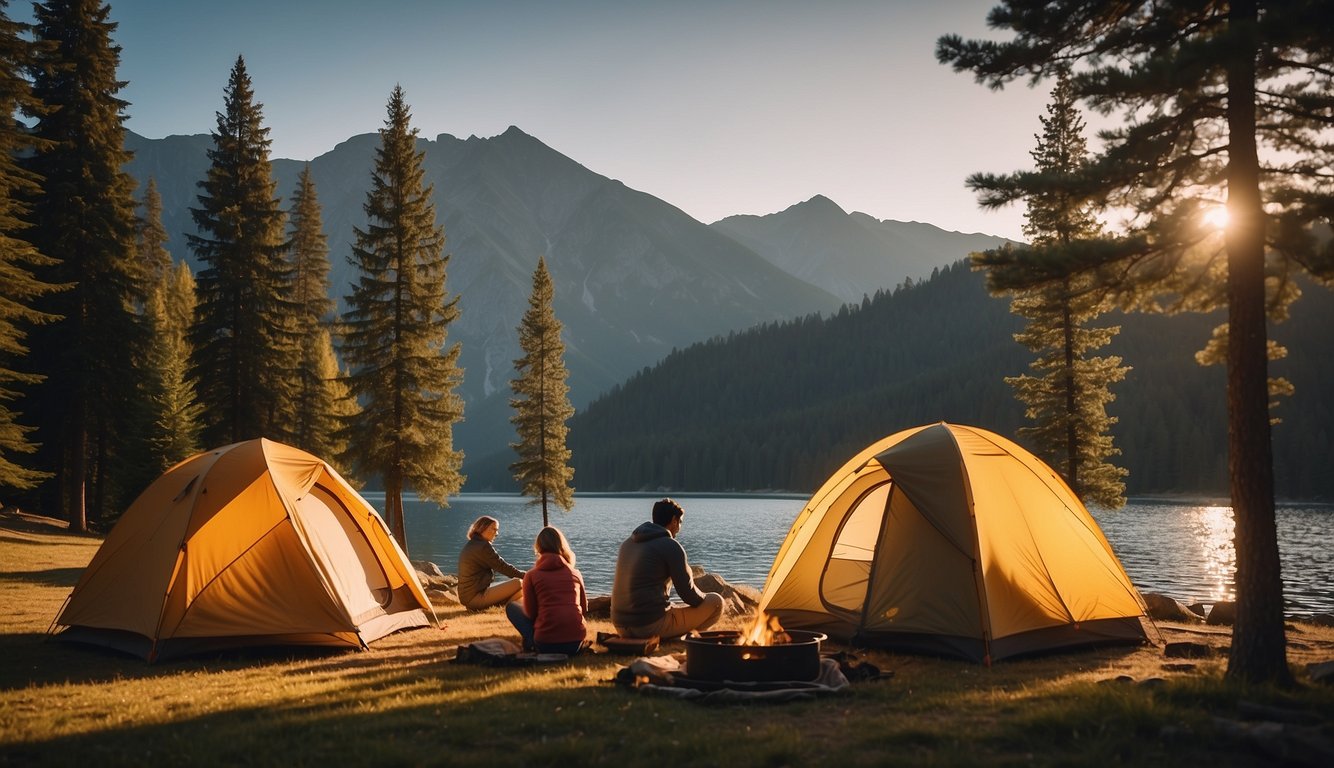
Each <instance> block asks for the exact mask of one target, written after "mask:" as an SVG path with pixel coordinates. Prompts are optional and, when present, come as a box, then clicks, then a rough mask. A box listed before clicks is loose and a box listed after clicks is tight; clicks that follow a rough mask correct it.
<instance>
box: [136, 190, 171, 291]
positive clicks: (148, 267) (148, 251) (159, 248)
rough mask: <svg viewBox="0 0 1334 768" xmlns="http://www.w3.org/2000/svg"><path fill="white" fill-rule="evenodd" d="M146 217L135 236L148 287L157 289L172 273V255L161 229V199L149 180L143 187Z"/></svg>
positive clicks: (141, 266) (142, 218) (142, 219)
mask: <svg viewBox="0 0 1334 768" xmlns="http://www.w3.org/2000/svg"><path fill="white" fill-rule="evenodd" d="M142 205H143V209H144V212H143V214H142V215H141V216H140V217H139V220H138V226H137V228H136V232H135V250H136V251H137V253H138V254H139V266H140V269H141V270H142V273H143V277H142V279H143V280H144V282H145V283H147V284H149V285H155V284H157V283H158V282H160V281H162V280H163V279H165V277H166V274H167V271H168V270H170V269H171V253H169V252H168V251H167V228H166V227H164V226H162V196H161V195H159V194H158V191H157V182H156V181H154V180H153V177H152V176H150V177H148V184H147V185H146V186H145V187H144V199H143V204H142Z"/></svg>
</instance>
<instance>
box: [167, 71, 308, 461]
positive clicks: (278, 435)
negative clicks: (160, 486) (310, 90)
mask: <svg viewBox="0 0 1334 768" xmlns="http://www.w3.org/2000/svg"><path fill="white" fill-rule="evenodd" d="M269 144H270V140H269V129H268V128H266V127H264V124H263V112H262V105H261V104H259V103H257V102H256V101H255V94H254V90H253V88H252V85H251V81H250V76H249V75H248V74H247V73H246V68H245V60H244V59H243V58H241V57H239V56H238V57H237V59H236V64H235V65H234V66H233V67H232V71H231V75H230V77H229V79H228V82H227V88H226V91H225V95H224V104H223V110H222V111H221V112H219V113H217V129H216V130H215V131H214V133H213V147H212V148H211V149H209V151H208V157H209V160H210V161H211V164H210V166H209V169H208V174H207V176H206V177H205V178H204V179H203V180H202V181H200V182H199V188H200V190H201V194H200V195H198V197H197V200H198V202H199V207H198V208H192V209H191V211H190V212H191V215H192V216H193V217H194V221H195V226H196V228H197V229H198V231H199V234H198V235H190V236H188V239H189V243H190V248H191V249H192V250H193V251H194V252H195V255H196V256H197V257H198V259H199V264H200V267H201V269H200V272H199V275H198V278H197V279H198V294H199V303H198V308H197V313H196V318H195V323H194V326H193V328H192V329H191V333H190V338H191V343H192V348H193V349H192V354H193V358H192V371H193V375H194V376H195V378H196V379H197V380H198V382H199V397H200V402H201V404H202V405H203V406H204V413H205V427H204V440H205V442H206V443H207V444H208V445H211V446H216V445H224V444H228V443H234V442H238V441H241V440H248V439H251V438H256V437H269V438H273V439H279V440H282V439H286V438H287V437H288V426H287V424H288V422H287V414H288V413H290V403H291V385H292V379H293V378H294V371H295V360H296V354H295V350H296V348H297V343H298V341H299V339H298V336H297V334H298V332H299V330H298V325H297V323H296V321H295V319H294V318H295V316H296V314H297V312H298V308H297V307H296V306H295V305H294V303H293V299H292V291H291V287H292V271H291V267H290V264H289V262H288V260H287V256H286V249H285V246H286V242H285V238H284V236H283V226H284V221H285V218H286V213H285V212H284V211H283V210H282V207H281V201H280V200H279V199H278V197H277V196H276V195H275V192H274V190H275V185H274V181H273V175H272V169H271V167H270V164H269Z"/></svg>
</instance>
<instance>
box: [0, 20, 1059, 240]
mask: <svg viewBox="0 0 1334 768" xmlns="http://www.w3.org/2000/svg"><path fill="white" fill-rule="evenodd" d="M111 5H112V10H111V17H112V19H113V20H114V21H116V22H118V23H119V25H120V27H119V29H118V32H117V35H116V40H117V42H118V43H119V44H120V45H121V47H122V49H123V50H122V53H121V69H120V76H121V78H122V79H124V80H126V81H128V85H127V86H126V88H125V89H124V90H123V91H122V93H121V95H122V97H123V98H125V99H126V100H128V101H129V102H131V106H130V107H129V110H128V114H129V121H128V123H127V125H128V127H129V128H130V129H131V130H133V131H135V132H136V133H139V134H141V135H144V136H147V137H149V138H160V137H162V136H166V135H170V134H180V133H206V132H208V131H210V130H212V129H213V127H214V123H215V118H214V113H215V112H216V111H217V110H218V109H219V108H220V107H221V105H222V92H223V88H224V86H225V85H226V81H227V75H228V72H229V70H230V68H231V66H232V64H233V62H234V61H235V60H236V57H237V55H238V54H239V55H243V56H244V57H245V60H246V66H247V68H248V70H249V72H250V74H251V77H252V79H253V81H254V88H255V92H256V95H257V97H258V99H259V100H260V101H261V102H262V103H263V104H264V115H265V123H266V125H268V127H269V128H270V131H271V132H270V137H271V138H272V140H273V154H274V156H275V157H287V158H294V159H310V158H313V157H316V156H318V155H320V154H323V153H324V152H327V151H329V150H330V149H332V148H333V147H334V146H335V145H336V144H337V143H338V142H339V141H342V140H344V139H346V138H348V137H350V136H353V135H356V134H360V133H368V132H373V131H375V130H378V129H379V128H380V127H381V125H382V124H383V120H384V114H385V111H384V110H385V103H386V101H387V100H388V97H389V93H390V91H391V90H392V88H393V87H394V85H395V84H400V85H402V86H403V88H404V90H405V92H406V94H407V98H408V102H409V104H410V105H411V106H412V110H413V114H414V125H415V126H416V127H418V128H419V129H420V131H421V135H422V136H424V137H428V138H434V137H435V136H436V135H438V134H442V133H448V134H452V135H455V136H459V137H467V136H469V135H477V136H483V137H485V136H494V135H496V134H499V133H501V132H503V131H504V130H505V129H506V128H507V127H509V126H510V125H516V126H518V127H519V128H521V129H522V130H524V131H525V132H527V133H529V134H532V135H533V136H536V137H537V138H538V139H540V140H542V141H543V142H545V143H546V144H547V145H549V146H551V147H552V148H554V149H556V150H557V151H559V152H562V153H564V154H566V155H568V156H570V157H571V158H573V159H574V160H576V161H578V162H580V163H582V164H583V165H584V166H586V167H588V168H589V169H591V170H593V171H595V172H597V173H600V174H603V175H605V176H609V177H611V178H615V179H619V180H621V181H622V182H624V183H625V184H626V185H628V186H630V187H633V188H635V189H639V190H641V191H644V192H647V193H649V194H652V195H655V196H657V197H660V198H662V199H664V200H666V201H668V202H670V203H672V204H674V205H676V206H678V207H680V208H682V209H683V210H685V211H686V212H687V213H689V214H691V215H692V216H694V217H696V218H698V219H700V220H701V221H705V222H712V221H715V220H717V219H719V218H722V217H723V216H727V215H731V214H735V213H753V214H765V213H773V212H775V211H779V210H782V209H784V208H786V207H788V206H790V205H793V204H795V203H798V202H801V201H802V200H805V199H808V198H810V197H811V196H813V195H816V194H823V195H826V196H828V197H830V198H831V199H833V200H834V201H835V202H837V203H839V204H840V205H841V206H843V208H844V209H846V210H849V211H854V210H856V211H863V212H865V213H868V214H871V215H872V216H875V217H876V218H881V219H899V220H908V221H925V222H930V223H932V224H935V225H937V226H940V227H943V228H945V229H950V230H959V231H965V232H987V233H991V234H999V235H1004V236H1008V237H1015V238H1018V237H1020V229H1019V228H1020V225H1021V224H1022V221H1023V211H1022V207H1020V206H1015V207H1011V208H1009V209H1006V210H1004V211H1000V212H984V211H981V210H979V209H978V207H977V205H976V202H975V198H974V197H973V195H972V194H971V193H969V192H968V191H967V190H966V189H965V188H964V186H963V180H964V178H965V177H966V176H967V175H968V174H969V173H972V172H974V171H983V170H985V171H1009V170H1015V169H1017V168H1021V167H1026V166H1028V165H1029V163H1030V158H1029V156H1028V151H1029V149H1030V148H1031V147H1032V144H1033V141H1034V139H1033V135H1034V133H1036V132H1037V131H1038V129H1039V127H1040V126H1039V123H1038V116H1039V115H1040V114H1042V111H1043V107H1044V104H1045V102H1046V97H1047V91H1048V90H1049V86H1047V85H1043V86H1041V87H1040V88H1039V89H1038V90H1036V91H1035V90H1030V89H1029V88H1027V87H1026V85H1024V84H1022V83H1020V84H1016V85H1014V86H1011V87H1009V88H1006V89H1005V90H1004V91H1001V92H992V91H989V90H988V89H986V88H984V87H983V86H980V85H977V84H976V83H974V82H973V80H972V78H971V77H970V76H968V75H961V74H955V73H953V72H952V71H951V70H949V69H948V68H947V67H944V66H941V65H939V64H937V63H936V61H935V58H934V55H933V52H934V47H935V41H936V38H937V37H939V36H940V35H941V34H943V33H948V32H958V33H961V34H964V35H965V36H981V35H985V34H987V30H986V28H985V24H984V20H985V15H986V12H987V10H988V9H989V8H990V7H991V5H993V3H992V2H991V1H990V0H935V1H934V2H933V1H932V0H898V1H896V0H880V2H862V1H859V0H853V1H847V2H843V1H840V0H826V1H825V2H818V3H816V2H788V1H787V0H769V1H766V2H759V1H755V2H728V1H727V0H715V1H714V2H696V1H694V0H674V1H673V2H639V1H638V0H619V1H618V2H602V1H601V0H577V1H569V2H557V1H555V0H547V1H545V2H529V1H524V0H516V1H512V2H510V1H506V0H493V1H492V2H454V1H452V0H437V1H436V2H431V1H429V0H380V1H379V2H371V1H370V0H366V1H365V2H350V1H347V0H325V1H324V2H314V1H305V2H302V1H298V0H269V1H268V2H255V1H254V0H227V1H226V2H193V1H190V2H180V1H179V0H119V1H118V2H112V4H111ZM15 11H16V8H15V7H11V13H13V12H15Z"/></svg>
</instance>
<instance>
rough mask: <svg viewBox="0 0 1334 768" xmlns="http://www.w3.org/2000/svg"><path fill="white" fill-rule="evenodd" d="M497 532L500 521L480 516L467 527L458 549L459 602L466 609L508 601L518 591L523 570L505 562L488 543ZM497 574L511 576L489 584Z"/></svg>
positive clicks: (478, 609) (493, 539)
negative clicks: (461, 549)
mask: <svg viewBox="0 0 1334 768" xmlns="http://www.w3.org/2000/svg"><path fill="white" fill-rule="evenodd" d="M499 533H500V521H499V520H496V519H495V518H494V517H491V516H489V515H482V516H481V517H479V518H477V519H476V520H474V521H473V524H472V527H470V528H469V529H468V543H467V544H464V545H463V551H462V552H459V602H460V603H463V607H464V608H467V609H468V610H470V611H481V610H484V609H486V608H490V607H491V606H493V605H500V604H501V603H508V602H509V601H510V600H513V599H514V598H515V597H516V596H517V595H518V594H519V589H520V587H522V586H523V582H522V581H519V579H522V578H523V571H521V570H519V569H518V568H515V567H514V566H512V565H510V564H509V563H507V562H505V558H503V557H501V556H500V553H499V552H497V551H496V548H495V547H494V546H492V544H491V542H493V541H495V540H496V535H497V534H499ZM497 573H501V574H504V575H506V576H509V577H511V579H510V580H509V581H502V582H500V583H499V584H496V585H492V584H491V580H492V579H494V578H495V575H496V574H497Z"/></svg>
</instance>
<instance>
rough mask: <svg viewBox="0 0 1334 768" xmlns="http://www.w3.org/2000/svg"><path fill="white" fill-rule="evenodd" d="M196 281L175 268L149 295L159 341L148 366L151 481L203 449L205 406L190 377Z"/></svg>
mask: <svg viewBox="0 0 1334 768" xmlns="http://www.w3.org/2000/svg"><path fill="white" fill-rule="evenodd" d="M194 306H195V281H194V276H193V275H191V274H190V267H189V266H188V265H186V264H179V265H177V266H175V267H172V268H169V269H168V271H167V272H166V273H164V274H163V275H162V277H161V278H160V279H159V281H158V283H157V285H156V286H155V289H154V290H153V292H152V294H151V295H150V296H149V301H148V306H147V308H146V310H147V314H148V317H149V322H150V327H151V328H152V331H153V344H152V346H151V347H150V350H151V351H150V354H149V358H148V361H147V364H146V365H145V366H144V368H145V374H146V376H147V387H148V392H149V398H148V402H149V406H150V411H149V413H148V415H147V419H146V421H147V422H148V424H149V425H150V426H149V434H148V444H149V447H150V457H149V460H148V462H146V464H147V467H148V468H149V469H151V472H148V473H146V477H145V479H146V480H147V481H149V482H151V481H152V480H153V478H155V477H157V475H158V474H160V473H161V472H163V471H164V470H166V469H167V468H168V467H170V466H172V465H173V464H175V463H177V462H178V461H181V460H182V459H185V458H188V457H190V456H192V455H194V454H195V453H198V452H199V450H200V444H199V436H200V432H201V422H202V419H203V407H202V406H200V404H199V403H198V402H197V396H196V394H195V382H194V380H193V379H192V378H190V375H189V362H190V342H189V340H188V338H187V333H188V331H189V328H190V319H191V318H192V317H193V315H194Z"/></svg>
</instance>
